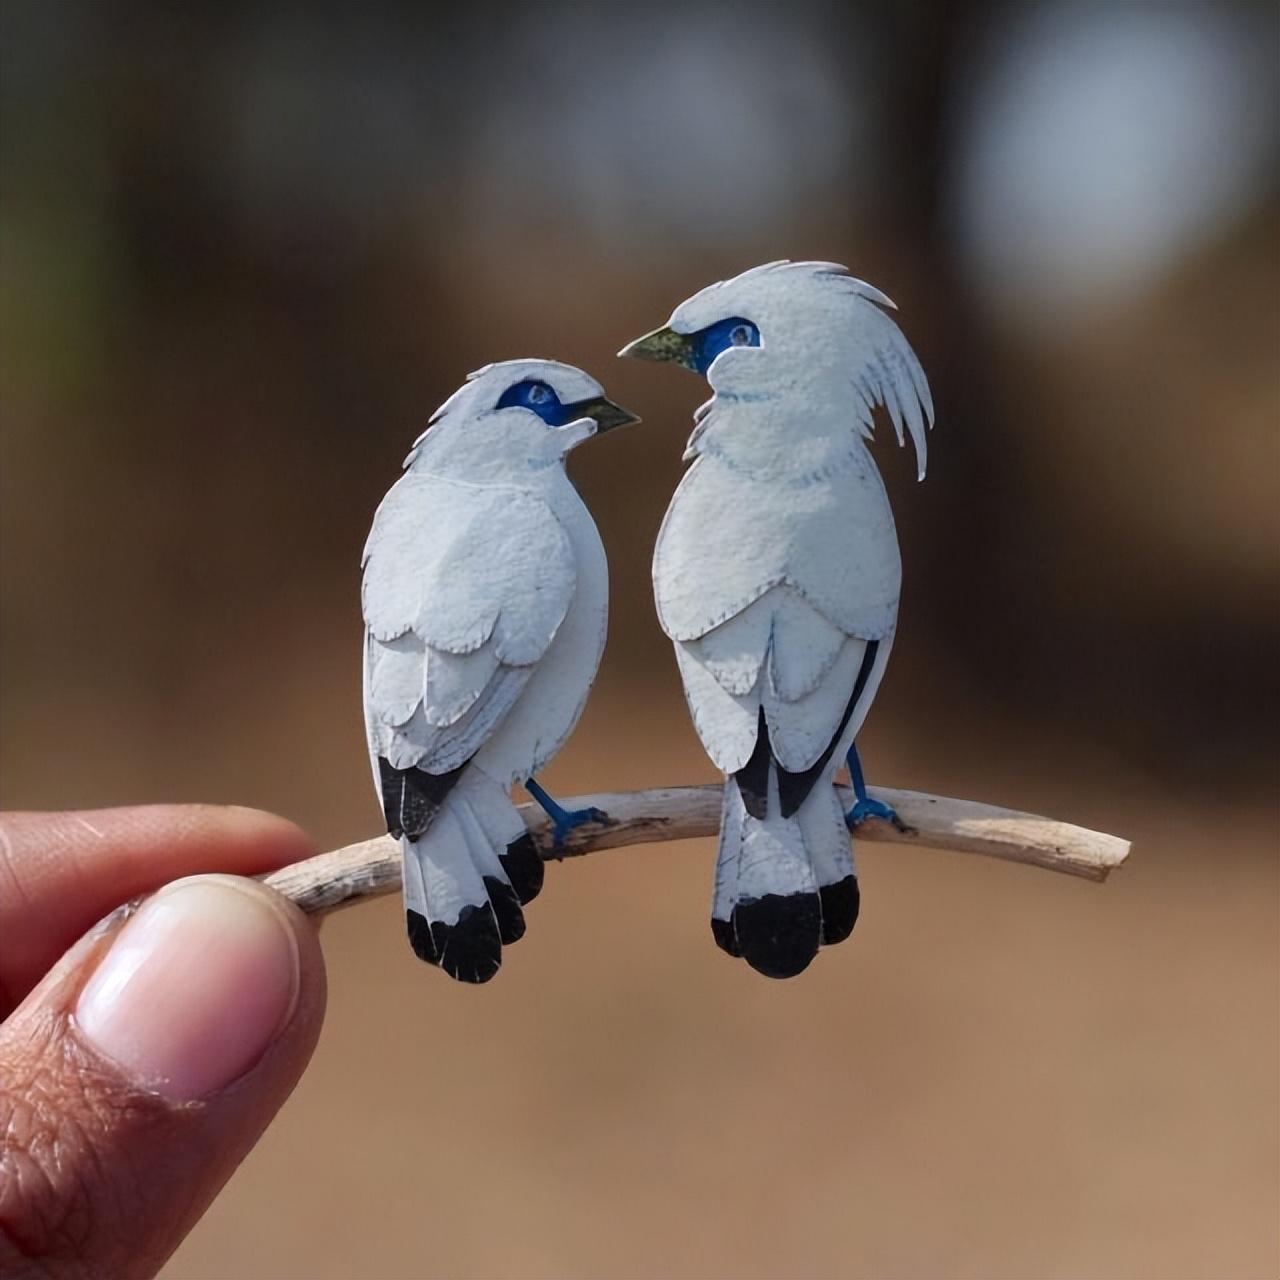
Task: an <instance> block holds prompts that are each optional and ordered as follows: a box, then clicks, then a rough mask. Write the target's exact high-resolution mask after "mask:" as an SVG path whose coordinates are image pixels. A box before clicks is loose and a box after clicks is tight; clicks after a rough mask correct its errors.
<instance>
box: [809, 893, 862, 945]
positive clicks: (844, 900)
mask: <svg viewBox="0 0 1280 1280" xmlns="http://www.w3.org/2000/svg"><path fill="white" fill-rule="evenodd" d="M818 895H819V897H820V898H821V899H822V945H823V946H826V947H829V946H832V945H834V944H835V943H837V942H843V941H844V940H845V939H846V938H847V937H848V936H849V935H850V934H851V933H852V932H853V926H854V925H855V924H857V923H858V908H859V906H860V905H861V903H862V894H861V892H860V891H859V889H858V877H857V876H845V878H844V879H843V880H837V881H836V882H835V884H824V885H823V886H822V887H821V888H820V889H819V890H818Z"/></svg>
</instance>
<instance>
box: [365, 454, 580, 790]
mask: <svg viewBox="0 0 1280 1280" xmlns="http://www.w3.org/2000/svg"><path fill="white" fill-rule="evenodd" d="M363 564H364V582H363V603H364V616H365V625H366V644H365V662H366V667H367V677H368V679H367V685H366V707H365V715H366V720H367V722H368V725H369V735H370V749H371V750H372V751H373V752H374V753H375V754H377V755H382V756H385V757H386V758H387V759H388V760H389V761H390V762H391V764H393V765H394V766H395V767H396V768H398V769H405V768H409V767H411V766H417V767H418V768H421V769H425V770H426V771H427V772H429V773H445V772H448V771H449V770H451V769H456V768H458V767H459V766H460V765H462V764H464V763H465V762H466V761H467V760H469V759H470V758H471V757H472V756H473V755H474V754H475V753H476V752H477V751H478V750H479V749H480V747H481V746H483V745H484V743H485V741H486V740H487V739H488V737H489V736H490V734H492V733H493V732H494V730H495V729H496V728H497V726H498V725H499V724H500V723H501V722H502V720H503V718H504V717H505V716H506V715H507V713H508V712H509V711H510V710H511V709H512V707H513V706H514V705H515V703H516V701H517V700H518V699H519V697H520V694H521V692H522V691H523V690H524V687H525V685H526V684H527V683H528V680H529V678H530V676H531V675H532V673H533V670H534V668H535V666H536V665H537V663H538V662H539V661H540V660H541V658H542V657H543V655H544V654H545V653H546V651H547V648H548V647H549V646H550V644H551V642H552V640H553V639H554V638H555V635H556V633H557V631H558V630H559V628H560V625H561V624H562V623H563V621H564V619H565V616H566V615H567V613H568V611H569V606H570V604H571V603H572V600H573V594H574V590H575V588H576V570H575V564H574V559H573V552H572V547H571V544H570V542H569V539H568V536H567V534H566V533H565V531H564V529H563V527H562V526H561V525H560V522H559V520H557V518H556V516H555V514H554V513H553V512H552V510H551V508H550V507H549V506H547V504H546V503H544V502H543V501H541V499H539V498H537V497H536V496H534V495H532V494H529V493H526V492H522V491H518V490H511V489H495V488H481V487H479V486H474V485H465V484H459V483H457V482H455V481H451V480H446V479H445V478H443V477H441V476H437V475H433V474H431V473H429V472H420V471H408V472H406V473H405V474H404V475H403V476H402V477H401V479H400V480H399V481H398V482H397V484H396V485H395V486H394V487H393V488H392V490H391V491H390V492H389V493H388V494H387V497H386V498H385V499H384V500H383V503H382V505H381V506H380V507H379V508H378V513H377V516H376V517H375V518H374V524H373V529H372V531H371V532H370V534H369V540H368V542H367V544H366V546H365V554H364V561H363Z"/></svg>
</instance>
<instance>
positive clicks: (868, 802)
mask: <svg viewBox="0 0 1280 1280" xmlns="http://www.w3.org/2000/svg"><path fill="white" fill-rule="evenodd" d="M845 763H846V764H847V765H848V766H849V781H850V782H852V783H853V794H854V796H855V797H856V799H855V801H854V805H853V808H852V809H850V810H849V812H848V813H846V814H845V815H844V824H845V826H846V827H848V828H849V830H850V831H854V830H856V829H857V828H858V827H860V826H861V825H862V824H863V823H864V822H866V820H867V819H868V818H879V819H880V820H881V821H882V822H889V823H892V824H893V826H895V827H897V828H898V830H899V831H904V832H906V831H910V830H911V828H910V827H909V826H907V824H906V823H905V822H903V820H902V819H901V818H900V817H898V814H897V811H896V810H895V809H894V808H893V807H892V806H891V805H887V804H885V802H884V801H883V800H873V799H872V798H871V797H870V796H869V795H867V783H866V780H865V779H864V778H863V776H862V761H861V760H860V759H859V758H858V748H857V747H856V746H855V745H853V744H850V747H849V754H848V756H847V757H846V758H845Z"/></svg>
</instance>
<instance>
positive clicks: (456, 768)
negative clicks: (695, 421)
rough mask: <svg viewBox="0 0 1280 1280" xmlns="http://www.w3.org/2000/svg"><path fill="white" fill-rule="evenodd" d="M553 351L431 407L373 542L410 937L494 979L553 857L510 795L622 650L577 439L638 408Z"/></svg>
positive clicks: (377, 678)
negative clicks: (611, 627) (577, 468)
mask: <svg viewBox="0 0 1280 1280" xmlns="http://www.w3.org/2000/svg"><path fill="white" fill-rule="evenodd" d="M638 421H639V419H638V418H637V417H635V416H634V415H633V414H630V413H628V412H627V411H626V410H625V409H621V408H619V407H618V406H617V405H616V404H614V403H612V402H611V401H610V400H607V399H606V398H605V396H604V392H603V390H602V388H601V387H600V384H599V383H597V382H596V381H595V380H594V379H593V378H590V377H588V376H587V375H586V374H585V373H583V372H582V371H581V370H580V369H575V368H573V367H572V366H570V365H564V364H558V363H556V362H554V361H550V360H512V361H507V362H504V363H501V364H492V365H489V366H487V367H486V368H484V369H481V370H480V371H479V372H477V373H473V374H472V375H471V376H470V377H469V378H468V380H467V382H466V384H465V385H464V386H463V387H462V388H461V389H459V390H458V391H457V392H456V393H455V394H454V395H453V396H452V397H450V399H449V400H447V401H446V402H445V404H444V405H442V406H441V408H440V409H438V410H437V411H436V413H435V415H434V416H433V417H432V418H431V421H430V424H429V426H428V429H427V430H426V431H425V432H424V433H423V435H421V436H420V437H419V438H418V439H417V440H416V441H415V442H414V445H413V449H412V451H411V452H410V453H409V456H408V458H407V459H406V460H405V464H404V474H403V475H402V476H401V477H400V479H399V480H398V481H397V482H396V483H395V484H394V485H393V486H392V488H391V490H390V491H389V492H388V494H387V496H386V497H385V498H384V499H383V500H382V503H381V505H380V506H379V507H378V511H377V514H376V515H375V516H374V520H373V528H372V530H371V531H370V533H369V540H368V542H367V543H366V545H365V549H364V559H363V562H362V563H363V568H364V583H363V605H364V622H365V632H364V708H365V723H366V728H367V732H368V741H369V754H370V757H371V759H372V762H373V778H374V785H375V786H376V787H377V789H378V794H379V796H380V797H381V799H382V807H383V812H384V814H385V817H386V824H387V830H388V831H389V832H390V834H391V835H392V836H394V837H396V839H398V840H399V841H400V848H401V852H402V855H403V858H404V903H405V916H406V920H407V923H408V930H409V942H410V945H411V946H412V947H413V950H414V951H415V952H416V953H417V955H418V956H419V957H420V958H421V959H423V960H425V961H427V962H428V963H430V964H434V965H439V967H440V968H442V969H443V970H444V971H445V972H446V973H447V974H449V975H450V976H451V977H453V978H457V979H459V980H460V981H462V982H486V981H488V979H490V978H491V977H492V976H493V975H494V974H495V973H496V972H497V971H498V967H499V965H500V964H501V963H502V948H503V946H504V945H509V944H510V943H512V942H515V941H517V939H519V938H520V937H521V936H522V935H523V933H524V928H525V924H524V915H523V912H522V907H523V906H524V905H525V904H527V903H528V902H529V901H530V900H531V899H532V898H534V897H535V896H536V895H537V893H538V891H539V889H540V888H541V887H542V859H541V857H540V856H539V853H538V850H537V849H536V848H535V846H534V843H533V840H532V838H531V837H530V835H529V833H528V831H527V830H526V828H525V824H524V822H523V820H522V819H521V817H520V814H519V812H518V811H517V810H516V808H515V806H514V804H513V803H512V801H511V795H510V791H511V787H512V785H513V784H514V783H515V782H517V781H521V782H524V783H525V784H526V786H527V788H528V790H529V792H530V794H532V795H534V796H535V798H537V799H538V800H539V801H540V802H541V803H542V804H543V806H544V807H545V808H546V810H547V813H548V815H549V816H550V817H551V818H552V820H553V822H554V824H555V831H556V838H557V840H559V839H562V838H563V836H564V834H565V833H566V832H567V831H568V830H570V829H571V828H572V827H573V826H575V825H577V824H578V823H581V822H586V821H598V820H603V819H604V818H605V815H603V814H601V813H599V812H597V811H595V810H582V811H575V812H566V811H565V810H563V809H562V808H560V806H559V805H557V804H556V803H555V801H554V800H552V799H551V797H550V796H548V795H547V794H546V792H545V791H543V790H542V788H541V787H539V786H538V784H537V782H536V781H535V780H534V776H533V775H534V774H535V773H536V772H537V771H538V770H539V769H541V768H542V766H543V765H544V764H546V763H547V761H549V760H550V759H551V758H552V757H553V756H554V755H555V754H556V752H557V751H559V749H560V747H561V746H562V745H563V744H564V742H565V740H566V739H567V738H568V736H569V734H570V733H571V732H572V731H573V728H574V726H575V725H576V724H577V722H578V718H579V716H580V715H581V714H582V709H583V706H584V705H585V703H586V700H587V694H588V692H589V691H590V688H591V684H592V681H593V680H594V679H595V674H596V668H597V667H598V666H599V663H600V655H601V652H602V651H603V648H604V640H605V629H606V625H607V613H608V567H607V564H606V562H605V555H604V548H603V546H602V545H601V542H600V536H599V534H598V533H597V532H596V527H595V524H594V522H593V521H592V519H591V516H590V514H589V513H588V511H587V509H586V507H585V506H584V505H583V502H582V499H581V498H579V496H578V493H577V491H576V490H575V489H574V487H573V485H572V484H570V482H569V478H568V476H567V474H566V472H565V459H566V457H567V455H568V453H569V451H570V450H571V449H573V448H575V447H576V446H577V445H579V444H581V443H582V442H583V441H585V440H590V439H592V438H593V437H594V436H597V435H603V434H604V433H605V432H606V431H611V430H613V428H615V427H620V426H625V425H626V424H628V423H632V422H638Z"/></svg>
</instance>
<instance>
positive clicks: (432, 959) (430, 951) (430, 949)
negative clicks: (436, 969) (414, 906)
mask: <svg viewBox="0 0 1280 1280" xmlns="http://www.w3.org/2000/svg"><path fill="white" fill-rule="evenodd" d="M404 920H405V926H406V927H407V929H408V931H409V945H410V946H411V947H412V948H413V954H414V955H415V956H417V957H418V959H419V960H422V961H424V962H425V963H426V964H439V963H440V951H439V949H438V948H437V947H436V943H435V939H434V938H433V937H432V936H431V925H430V924H428V923H427V917H426V916H424V915H422V914H421V913H420V912H418V911H406V912H405V913H404Z"/></svg>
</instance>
